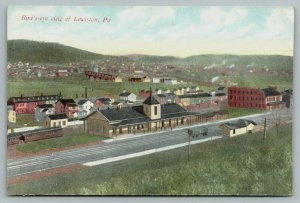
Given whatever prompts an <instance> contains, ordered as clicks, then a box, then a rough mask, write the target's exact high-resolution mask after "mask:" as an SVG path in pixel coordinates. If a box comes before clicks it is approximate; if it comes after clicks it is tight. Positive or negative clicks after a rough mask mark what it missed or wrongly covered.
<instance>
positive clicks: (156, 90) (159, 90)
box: [155, 89, 163, 94]
mask: <svg viewBox="0 0 300 203" xmlns="http://www.w3.org/2000/svg"><path fill="white" fill-rule="evenodd" d="M155 93H156V94H162V93H163V91H162V89H155Z"/></svg>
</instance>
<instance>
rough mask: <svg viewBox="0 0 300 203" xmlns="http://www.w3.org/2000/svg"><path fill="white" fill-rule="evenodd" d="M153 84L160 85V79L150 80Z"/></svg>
mask: <svg viewBox="0 0 300 203" xmlns="http://www.w3.org/2000/svg"><path fill="white" fill-rule="evenodd" d="M152 82H153V83H160V78H152Z"/></svg>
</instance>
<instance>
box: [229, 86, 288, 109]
mask: <svg viewBox="0 0 300 203" xmlns="http://www.w3.org/2000/svg"><path fill="white" fill-rule="evenodd" d="M228 106H229V107H240V108H250V109H266V110H271V109H281V108H283V107H284V102H282V95H281V94H280V92H278V91H277V90H276V89H274V88H270V87H269V88H265V89H259V88H244V87H228Z"/></svg>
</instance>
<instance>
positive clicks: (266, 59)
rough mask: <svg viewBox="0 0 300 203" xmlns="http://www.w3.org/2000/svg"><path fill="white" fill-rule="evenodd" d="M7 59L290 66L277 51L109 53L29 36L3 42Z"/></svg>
mask: <svg viewBox="0 0 300 203" xmlns="http://www.w3.org/2000/svg"><path fill="white" fill-rule="evenodd" d="M7 56H8V61H9V62H17V61H23V62H26V61H29V62H31V63H35V62H38V63H68V62H77V61H82V60H97V59H105V60H115V61H122V62H128V61H131V62H136V63H138V64H142V63H144V64H147V63H149V64H154V63H159V64H164V65H181V66H182V65H198V66H202V67H205V66H207V67H239V68H253V69H255V68H264V67H265V68H270V69H292V68H293V57H291V56H281V55H225V54H223V55H213V54H206V55H195V56H190V57H186V58H179V57H174V56H152V55H142V54H132V55H125V56H110V55H101V54H96V53H92V52H89V51H84V50H81V49H77V48H74V47H70V46H65V45H62V44H58V43H49V42H37V41H29V40H9V41H8V43H7Z"/></svg>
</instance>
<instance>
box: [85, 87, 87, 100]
mask: <svg viewBox="0 0 300 203" xmlns="http://www.w3.org/2000/svg"><path fill="white" fill-rule="evenodd" d="M85 98H86V99H87V87H85Z"/></svg>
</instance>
